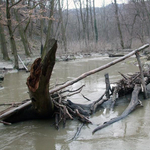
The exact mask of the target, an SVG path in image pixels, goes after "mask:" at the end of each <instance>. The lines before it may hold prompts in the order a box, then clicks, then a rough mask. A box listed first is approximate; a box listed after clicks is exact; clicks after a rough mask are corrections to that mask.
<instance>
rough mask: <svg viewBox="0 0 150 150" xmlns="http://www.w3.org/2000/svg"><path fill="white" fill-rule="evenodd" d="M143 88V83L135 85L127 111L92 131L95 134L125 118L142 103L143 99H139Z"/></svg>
mask: <svg viewBox="0 0 150 150" xmlns="http://www.w3.org/2000/svg"><path fill="white" fill-rule="evenodd" d="M140 90H141V85H135V87H134V91H133V92H132V98H131V101H130V103H129V105H128V107H127V108H126V109H125V111H124V112H123V113H122V114H121V115H120V116H118V117H115V118H113V119H111V120H109V121H107V122H104V123H103V125H101V126H99V127H97V128H96V129H94V131H93V132H92V133H93V134H94V133H95V132H96V131H98V130H101V129H103V128H105V127H107V126H109V125H111V124H113V123H115V122H117V121H119V120H121V119H123V118H125V117H126V116H128V115H129V114H130V113H131V112H132V111H133V110H134V109H135V108H136V107H137V106H138V105H142V104H141V101H140V100H139V99H138V94H139V92H140Z"/></svg>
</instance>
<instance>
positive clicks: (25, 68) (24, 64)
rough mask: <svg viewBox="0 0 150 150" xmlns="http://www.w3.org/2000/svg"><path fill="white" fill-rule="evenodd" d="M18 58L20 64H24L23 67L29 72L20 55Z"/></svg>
mask: <svg viewBox="0 0 150 150" xmlns="http://www.w3.org/2000/svg"><path fill="white" fill-rule="evenodd" d="M18 58H19V60H20V62H21V63H22V65H23V67H24V68H25V70H26V72H29V70H28V68H27V67H26V65H25V64H24V62H23V61H22V59H21V57H20V56H19V55H18Z"/></svg>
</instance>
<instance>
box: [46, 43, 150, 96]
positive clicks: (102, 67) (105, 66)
mask: <svg viewBox="0 0 150 150" xmlns="http://www.w3.org/2000/svg"><path fill="white" fill-rule="evenodd" d="M147 47H149V44H145V45H143V46H142V47H140V48H138V49H135V50H133V51H132V52H130V53H128V54H127V55H125V56H123V57H121V58H118V59H116V60H114V61H112V62H110V63H108V64H106V65H103V66H101V67H99V68H96V69H93V70H91V71H89V72H86V73H83V74H82V75H80V76H79V77H77V78H75V79H73V80H71V81H68V82H66V83H65V84H63V85H61V86H58V87H55V88H53V89H51V90H50V91H49V92H50V94H52V93H54V92H57V91H59V90H61V89H63V88H65V87H68V86H70V85H72V84H74V83H76V82H78V81H80V80H82V79H84V78H86V77H88V76H90V75H92V74H95V73H97V72H99V71H102V70H104V69H106V68H109V67H110V66H113V65H115V64H117V63H119V62H121V61H123V60H125V59H127V58H129V57H131V56H132V55H134V54H135V53H137V52H140V51H142V50H144V49H145V48H147Z"/></svg>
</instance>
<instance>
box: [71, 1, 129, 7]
mask: <svg viewBox="0 0 150 150" xmlns="http://www.w3.org/2000/svg"><path fill="white" fill-rule="evenodd" d="M113 1H114V0H95V6H96V7H102V6H104V5H105V6H106V5H108V4H111V3H112V2H113ZM127 2H128V0H117V3H127ZM69 8H75V7H74V3H73V0H69Z"/></svg>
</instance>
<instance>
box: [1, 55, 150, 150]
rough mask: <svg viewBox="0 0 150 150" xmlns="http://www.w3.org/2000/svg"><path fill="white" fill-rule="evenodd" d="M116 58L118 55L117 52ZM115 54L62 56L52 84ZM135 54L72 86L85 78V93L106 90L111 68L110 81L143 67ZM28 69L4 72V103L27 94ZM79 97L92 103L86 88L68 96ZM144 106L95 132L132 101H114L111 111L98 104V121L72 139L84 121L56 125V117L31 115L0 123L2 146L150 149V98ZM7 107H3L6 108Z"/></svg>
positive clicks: (12, 149)
mask: <svg viewBox="0 0 150 150" xmlns="http://www.w3.org/2000/svg"><path fill="white" fill-rule="evenodd" d="M113 59H114V58H113ZM113 59H110V58H107V57H98V58H90V59H80V60H75V61H70V62H58V63H56V65H55V69H54V72H53V75H52V80H51V82H52V83H51V86H53V85H55V84H57V83H61V82H65V81H67V80H71V79H73V78H75V77H77V76H79V75H80V74H82V73H84V72H86V71H89V70H91V69H94V68H96V67H99V66H102V65H103V64H106V63H107V62H110V61H111V60H113ZM133 60H134V58H131V59H127V60H126V61H123V62H121V63H119V64H117V65H115V66H113V67H110V68H108V69H107V70H104V71H102V72H100V73H97V74H95V75H92V76H89V77H87V78H86V79H84V80H82V81H80V82H78V83H76V84H75V85H73V86H71V87H70V89H76V88H78V87H80V86H81V85H83V84H85V87H84V88H83V90H82V94H84V95H85V96H86V97H88V98H89V99H91V100H92V101H94V100H97V99H98V98H99V97H100V96H101V95H102V94H103V92H104V90H105V80H104V74H105V73H107V72H108V73H109V75H110V81H111V82H114V81H116V80H118V79H120V78H121V76H120V75H119V74H118V71H120V72H122V73H127V72H128V73H134V72H136V71H138V67H137V66H136V65H135V63H134V62H133ZM28 75H29V74H27V73H25V72H23V71H22V72H11V73H8V74H6V75H5V79H4V81H3V82H2V83H1V84H2V86H3V88H2V89H0V103H9V102H17V101H22V100H25V99H26V98H28V93H27V87H26V78H27V77H28ZM69 99H70V100H72V101H73V102H77V103H89V102H87V100H85V99H84V98H83V97H82V96H81V94H78V95H74V96H73V97H70V98H69ZM143 105H144V107H143V108H139V109H137V110H136V111H134V112H133V113H132V114H130V115H129V116H128V117H127V118H125V119H123V120H121V121H119V122H117V123H114V124H113V125H110V126H108V127H106V128H104V129H103V130H101V131H98V132H96V133H95V134H94V135H92V131H93V129H94V128H96V127H97V125H98V124H102V123H103V122H105V121H107V120H109V119H110V118H113V117H116V116H118V115H119V114H121V113H122V111H123V110H124V109H125V108H126V107H127V103H126V104H122V105H119V106H117V107H115V109H114V111H112V112H110V111H108V110H107V109H102V110H99V111H98V112H97V113H96V114H94V115H93V116H91V117H90V120H91V121H92V123H93V124H88V125H85V126H84V127H83V128H82V130H81V132H80V134H79V136H78V138H77V139H76V140H74V141H70V139H71V138H73V136H74V135H75V133H76V130H77V127H79V126H80V125H81V123H80V122H79V121H77V120H73V121H67V123H66V127H65V128H63V127H62V125H60V129H59V130H58V131H57V130H56V129H55V128H54V126H53V120H42V121H41V120H40V121H38V120H37V121H26V122H21V123H17V124H13V125H11V126H5V125H3V124H0V149H1V150H79V149H83V150H110V149H112V150H114V149H115V150H149V149H150V142H149V141H150V101H149V100H145V101H143ZM3 108H4V107H2V106H1V107H0V109H3Z"/></svg>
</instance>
